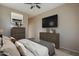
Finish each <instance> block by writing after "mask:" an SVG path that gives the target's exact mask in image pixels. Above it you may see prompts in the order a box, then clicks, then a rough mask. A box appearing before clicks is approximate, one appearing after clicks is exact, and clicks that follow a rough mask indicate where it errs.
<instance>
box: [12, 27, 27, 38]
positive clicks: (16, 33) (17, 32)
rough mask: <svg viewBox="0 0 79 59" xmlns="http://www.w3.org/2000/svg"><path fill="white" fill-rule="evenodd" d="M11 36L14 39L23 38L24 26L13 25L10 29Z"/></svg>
mask: <svg viewBox="0 0 79 59" xmlns="http://www.w3.org/2000/svg"><path fill="white" fill-rule="evenodd" d="M11 36H12V37H14V38H16V39H24V38H25V28H24V27H13V28H12V29H11Z"/></svg>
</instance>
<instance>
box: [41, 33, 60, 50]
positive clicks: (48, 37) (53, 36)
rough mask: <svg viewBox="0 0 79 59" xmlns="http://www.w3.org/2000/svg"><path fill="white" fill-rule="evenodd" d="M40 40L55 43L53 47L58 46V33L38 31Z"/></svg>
mask: <svg viewBox="0 0 79 59" xmlns="http://www.w3.org/2000/svg"><path fill="white" fill-rule="evenodd" d="M40 40H45V41H48V42H53V43H55V47H56V48H57V49H58V48H59V33H49V32H40Z"/></svg>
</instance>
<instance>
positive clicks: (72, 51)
mask: <svg viewBox="0 0 79 59" xmlns="http://www.w3.org/2000/svg"><path fill="white" fill-rule="evenodd" d="M61 48H63V49H66V50H69V51H72V52H75V53H79V51H77V50H73V49H69V48H65V47H61Z"/></svg>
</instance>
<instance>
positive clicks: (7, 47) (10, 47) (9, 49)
mask: <svg viewBox="0 0 79 59" xmlns="http://www.w3.org/2000/svg"><path fill="white" fill-rule="evenodd" d="M3 40H4V44H3V47H2V48H1V50H2V51H3V52H4V53H7V54H8V55H9V56H20V53H19V51H18V50H17V48H16V46H15V45H14V44H13V43H12V42H11V41H10V38H6V37H3Z"/></svg>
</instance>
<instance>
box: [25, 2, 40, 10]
mask: <svg viewBox="0 0 79 59" xmlns="http://www.w3.org/2000/svg"><path fill="white" fill-rule="evenodd" d="M24 4H29V5H31V7H30V9H33V8H34V7H37V8H38V9H40V8H41V7H40V3H24Z"/></svg>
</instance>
